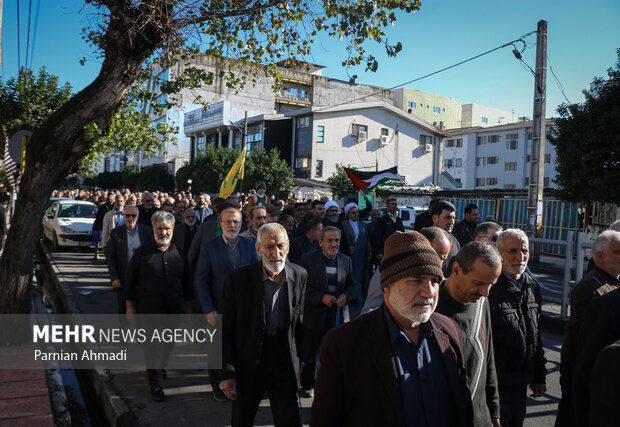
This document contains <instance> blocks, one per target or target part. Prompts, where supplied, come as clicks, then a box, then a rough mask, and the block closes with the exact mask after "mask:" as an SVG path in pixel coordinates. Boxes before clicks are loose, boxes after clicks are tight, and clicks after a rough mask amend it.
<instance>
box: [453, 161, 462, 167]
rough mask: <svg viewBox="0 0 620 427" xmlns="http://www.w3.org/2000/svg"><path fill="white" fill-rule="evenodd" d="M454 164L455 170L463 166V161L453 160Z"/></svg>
mask: <svg viewBox="0 0 620 427" xmlns="http://www.w3.org/2000/svg"><path fill="white" fill-rule="evenodd" d="M454 164H455V166H456V167H457V168H460V167H462V166H463V159H455V162H454Z"/></svg>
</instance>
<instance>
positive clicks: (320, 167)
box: [314, 160, 323, 178]
mask: <svg viewBox="0 0 620 427" xmlns="http://www.w3.org/2000/svg"><path fill="white" fill-rule="evenodd" d="M315 166H316V173H315V174H314V176H316V177H317V178H321V177H322V176H323V160H317V161H316V165H315Z"/></svg>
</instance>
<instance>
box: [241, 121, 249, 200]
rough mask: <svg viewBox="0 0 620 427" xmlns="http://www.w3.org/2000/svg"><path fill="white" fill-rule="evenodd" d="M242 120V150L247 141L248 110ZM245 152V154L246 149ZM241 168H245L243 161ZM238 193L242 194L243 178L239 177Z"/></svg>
mask: <svg viewBox="0 0 620 427" xmlns="http://www.w3.org/2000/svg"><path fill="white" fill-rule="evenodd" d="M243 121H244V124H243V135H241V139H242V141H243V146H242V147H241V150H243V147H245V146H246V144H247V143H248V112H247V110H246V111H245V119H244V120H243ZM246 154H247V151H246ZM243 169H245V163H244V164H243ZM243 172H244V171H242V173H241V176H242V177H243V176H245V174H244V173H243ZM239 194H243V178H241V179H239Z"/></svg>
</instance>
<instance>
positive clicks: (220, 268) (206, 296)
mask: <svg viewBox="0 0 620 427" xmlns="http://www.w3.org/2000/svg"><path fill="white" fill-rule="evenodd" d="M237 244H238V245H239V250H240V251H241V264H240V265H239V267H241V266H243V265H246V264H250V263H253V262H256V261H258V255H257V254H256V249H255V248H254V242H253V241H252V240H250V239H246V238H245V237H239V240H238V242H237ZM227 250H228V249H226V243H225V242H224V238H223V237H222V236H217V237H215V238H213V239H211V240H209V241H208V242H205V243H203V244H202V245H200V254H199V255H198V263H197V265H196V289H197V290H198V297H199V298H200V305H201V306H202V311H203V313H210V312H212V311H214V310H217V307H218V305H219V303H220V299H221V298H222V292H223V290H224V282H225V281H226V277H228V274H229V273H230V272H231V271H233V270H234V268H233V265H232V264H231V262H230V260H229V259H228V256H226V251H227Z"/></svg>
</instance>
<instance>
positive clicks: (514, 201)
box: [443, 197, 581, 256]
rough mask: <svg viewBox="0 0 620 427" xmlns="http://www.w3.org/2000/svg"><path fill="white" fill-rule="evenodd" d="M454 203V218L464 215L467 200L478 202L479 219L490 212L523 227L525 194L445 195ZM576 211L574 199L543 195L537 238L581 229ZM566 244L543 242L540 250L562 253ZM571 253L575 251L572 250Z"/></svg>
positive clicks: (561, 237)
mask: <svg viewBox="0 0 620 427" xmlns="http://www.w3.org/2000/svg"><path fill="white" fill-rule="evenodd" d="M443 200H446V201H448V202H450V203H452V204H453V205H454V206H455V207H456V218H457V221H461V220H462V219H463V216H464V210H465V206H466V205H468V204H470V203H475V204H476V205H478V212H479V213H480V221H481V222H482V221H484V219H485V218H486V217H487V216H489V215H492V216H494V217H495V218H496V220H497V222H498V223H499V224H500V225H501V226H502V227H504V228H505V229H506V228H520V229H522V230H525V229H526V219H527V198H525V197H497V198H458V197H445V198H443ZM580 230H581V227H580V222H579V211H578V205H577V203H570V202H565V201H562V200H557V199H555V198H553V197H545V198H544V199H543V221H542V230H541V235H540V236H539V238H541V239H546V240H555V241H557V240H564V241H565V240H566V238H567V233H568V232H569V231H580ZM565 251H566V247H565V246H560V245H550V244H543V245H542V247H541V253H543V254H545V255H558V256H564V254H565ZM572 252H573V253H574V251H572Z"/></svg>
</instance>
